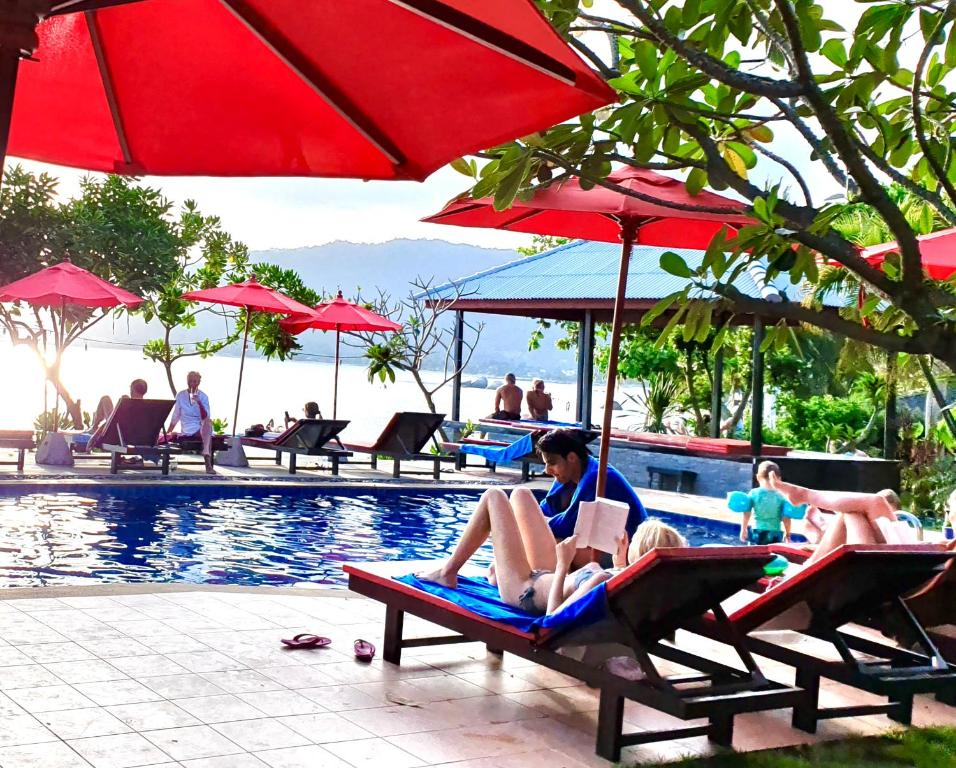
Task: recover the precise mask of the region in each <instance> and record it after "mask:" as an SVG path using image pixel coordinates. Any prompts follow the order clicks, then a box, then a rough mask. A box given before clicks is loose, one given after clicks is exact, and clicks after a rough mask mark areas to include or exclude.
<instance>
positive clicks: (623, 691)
mask: <svg viewBox="0 0 956 768" xmlns="http://www.w3.org/2000/svg"><path fill="white" fill-rule="evenodd" d="M770 558H771V555H770V554H769V552H768V550H767V549H766V548H764V547H733V548H731V547H727V548H716V547H715V548H701V549H690V548H683V549H657V550H653V551H652V552H650V553H648V554H647V555H645V556H644V557H643V558H641V559H640V560H639V561H638V562H636V563H634V564H633V565H631V566H630V567H628V568H626V569H625V570H624V571H623V572H621V573H620V574H618V575H617V576H615V577H614V578H613V579H611V580H610V581H609V582H607V608H608V610H607V612H606V618H605V619H603V620H602V621H599V622H598V623H597V624H592V625H589V626H587V627H583V628H582V627H580V626H576V625H575V626H569V627H562V628H560V629H556V630H541V631H538V632H535V633H529V632H523V631H520V630H518V629H517V628H515V627H513V626H511V625H509V624H506V623H503V622H499V621H495V620H493V619H489V618H485V617H483V616H480V615H478V614H475V613H473V612H471V611H469V610H467V609H466V608H463V607H461V606H459V605H457V604H455V603H452V602H449V601H448V600H445V599H443V598H441V597H437V596H435V595H432V594H429V593H427V592H424V591H421V590H419V589H416V588H415V587H412V586H409V585H407V584H404V583H402V582H399V581H396V580H394V579H393V578H390V575H398V574H401V573H407V572H408V570H409V566H408V564H404V565H405V569H404V570H397V568H398V569H400V568H401V566H402V564H399V563H387V564H373V565H368V564H348V565H346V566H345V570H346V572H347V573H348V574H349V589H351V590H353V591H354V592H358V593H359V594H362V595H365V596H367V597H370V598H372V599H374V600H379V601H380V602H383V603H385V606H386V612H385V646H384V658H385V661H387V662H391V663H393V664H399V663H400V662H401V654H402V649H403V648H415V647H420V646H427V645H445V644H448V643H460V642H472V641H478V642H483V643H486V644H487V646H488V648H489V649H495V652H497V653H501V652H503V651H508V652H509V653H514V654H515V655H517V656H521V657H523V658H526V659H529V660H531V661H535V662H537V663H539V664H542V665H544V666H546V667H549V668H551V669H554V670H557V671H559V672H562V673H564V674H567V675H571V676H573V677H576V678H578V679H580V680H583V681H584V682H586V683H587V684H589V685H591V686H594V687H596V688H599V689H600V692H601V693H600V705H599V711H598V726H597V744H596V751H597V753H598V754H599V755H601V756H602V757H604V758H607V759H608V760H615V761H616V760H619V759H620V756H621V749H622V748H623V747H625V746H629V745H634V744H644V743H648V742H653V741H661V740H664V739H679V738H684V737H688V736H698V735H706V736H708V737H709V738H710V739H712V740H713V741H715V742H717V743H718V744H722V745H726V746H729V745H730V743H731V741H732V737H733V724H734V716H735V715H738V714H740V713H743V712H755V711H763V710H770V709H779V708H784V707H791V706H793V705H794V704H796V703H797V701H799V700H800V697H801V696H802V692H801V691H800V690H799V689H797V688H793V687H789V686H784V685H780V684H778V683H774V682H771V681H768V680H767V679H766V678H765V677H764V676H763V674H762V673H761V671H760V669H759V668H758V666H757V664H756V662H755V661H754V659H753V657H752V656H751V655H750V653H749V651H748V650H747V649H746V648H745V647H744V645H743V643H742V642H735V643H732V644H733V646H734V649H735V650H736V652H737V657H738V659H739V661H740V662H741V666H742V667H743V669H742V670H741V669H736V668H732V667H729V666H727V665H724V664H720V663H719V662H717V661H714V660H712V659H708V658H704V657H702V656H699V655H696V654H693V653H690V652H688V651H685V650H682V649H681V648H679V647H677V646H675V645H673V644H672V643H670V642H668V641H667V640H666V638H669V637H672V636H673V633H674V632H675V631H676V630H677V629H681V628H686V627H687V625H688V622H690V621H691V620H693V619H695V618H698V617H700V616H701V615H702V614H703V613H704V612H705V611H708V610H714V611H715V613H716V614H717V615H718V616H721V615H722V613H721V608H720V603H721V602H722V601H723V600H724V599H726V598H727V597H729V596H730V595H732V594H734V593H735V592H737V591H738V590H740V589H743V588H744V587H746V586H747V585H748V584H750V583H752V582H753V580H754V579H756V578H759V577H760V576H761V575H762V573H763V566H764V565H765V564H766V563H767V562H768V561H769V560H770ZM406 612H407V613H410V614H412V615H414V616H418V617H421V618H422V619H425V620H426V621H430V622H433V623H435V624H438V625H440V626H443V627H446V628H448V629H450V630H452V631H454V632H456V633H459V634H456V635H451V636H441V637H415V638H405V637H403V633H402V627H403V620H404V615H405V613H406ZM717 621H718V623H720V619H718V620H717ZM726 631H727V632H728V634H730V635H732V634H733V633H734V630H733V628H732V627H727V628H726ZM603 643H615V644H616V643H620V644H624V645H626V646H627V647H628V648H629V649H630V650H631V652H632V653H633V654H634V656H635V657H636V659H637V662H638V663H639V665H640V668H641V671H642V672H643V675H644V678H643V679H642V680H637V681H634V680H628V679H624V678H622V677H618V676H616V675H613V674H610V673H609V672H607V671H605V670H603V669H602V668H600V667H597V666H593V665H591V664H588V663H586V662H583V661H578V660H576V659H575V658H572V657H571V656H570V655H565V654H563V653H559V652H558V650H559V649H560V648H561V647H563V646H590V647H596V646H598V645H600V644H603ZM652 657H656V658H658V659H665V660H668V661H672V662H676V663H677V664H680V665H682V666H686V667H688V668H690V669H691V670H694V672H693V673H692V674H690V675H687V674H683V675H665V674H663V673H661V672H659V671H658V669H657V666H656V665H655V662H654V661H653V659H652ZM625 699H631V700H633V701H637V702H640V703H642V704H645V705H647V706H650V707H653V708H655V709H658V710H660V711H662V712H666V713H668V714H670V715H672V716H674V717H677V718H680V719H683V720H692V719H697V718H706V719H707V721H708V722H707V724H705V725H696V726H689V727H684V728H676V729H670V730H661V731H640V732H636V733H628V734H625V733H623V732H622V730H623V718H624V701H625Z"/></svg>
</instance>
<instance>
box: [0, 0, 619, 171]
mask: <svg viewBox="0 0 956 768" xmlns="http://www.w3.org/2000/svg"><path fill="white" fill-rule="evenodd" d="M57 14H60V15H57ZM44 16H47V17H48V18H46V19H45V20H44V21H42V22H40V23H39V25H38V26H37V19H38V18H41V17H44ZM34 28H35V31H34ZM26 57H29V58H26ZM21 58H22V60H21ZM18 68H19V73H18ZM14 89H15V92H14ZM615 98H616V97H615V94H614V92H613V91H612V90H611V89H610V88H609V87H608V86H607V84H606V83H605V82H604V81H603V80H602V79H601V78H600V77H598V76H597V75H596V74H595V73H594V72H593V71H592V70H591V69H590V68H589V67H588V66H587V65H586V64H585V63H584V61H583V60H582V59H581V58H580V57H579V56H578V55H577V54H576V53H575V52H574V51H573V50H572V49H571V48H570V47H569V46H568V45H567V43H566V42H565V41H564V40H563V39H562V38H561V36H560V35H559V34H558V33H557V32H556V31H555V30H554V29H553V28H552V27H551V25H550V24H549V23H548V22H547V20H546V19H545V18H544V17H543V16H542V15H541V13H540V12H539V11H538V10H537V9H536V8H535V5H534V3H533V2H532V1H531V0H348V2H341V0H311V2H302V0H144V1H143V2H118V1H117V0H12V2H11V0H4V2H0V166H2V159H3V156H4V154H5V152H6V148H5V143H6V142H5V139H6V134H7V129H8V128H9V131H10V133H9V147H8V149H9V152H10V154H12V155H16V156H19V157H25V158H30V159H34V160H42V161H46V162H51V163H57V164H60V165H69V166H75V167H81V168H87V169H90V170H96V171H108V172H113V173H125V174H134V175H142V174H155V175H214V176H328V177H348V178H364V179H417V180H421V179H424V178H425V177H426V176H428V175H429V174H430V173H432V172H433V171H435V170H436V169H437V168H439V167H441V166H442V165H444V164H446V163H448V162H449V161H451V160H453V159H455V158H457V157H461V156H462V155H466V154H469V153H472V152H475V151H477V150H480V149H484V148H487V147H490V146H494V145H496V144H499V143H502V142H505V141H508V140H510V139H513V138H515V137H517V136H524V135H527V134H530V133H533V132H534V131H537V130H541V129H543V128H547V127H550V126H552V125H555V124H557V123H560V122H562V121H564V120H566V119H568V118H570V117H573V116H574V115H578V114H580V113H582V112H588V111H591V110H593V109H597V108H598V107H601V106H603V105H604V104H608V103H610V102H612V101H614V99H615ZM11 110H12V113H11ZM11 114H12V117H11Z"/></svg>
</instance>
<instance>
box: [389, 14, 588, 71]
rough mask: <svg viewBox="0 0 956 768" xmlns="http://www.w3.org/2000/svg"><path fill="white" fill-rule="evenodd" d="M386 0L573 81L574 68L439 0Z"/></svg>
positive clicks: (522, 62) (485, 45) (486, 46)
mask: <svg viewBox="0 0 956 768" xmlns="http://www.w3.org/2000/svg"><path fill="white" fill-rule="evenodd" d="M389 2H391V3H392V4H394V5H398V6H400V7H402V8H405V9H406V10H408V11H411V12H412V13H415V14H417V15H419V16H421V17H423V18H426V19H428V20H429V21H432V22H434V23H435V24H438V25H439V26H442V27H444V28H445V29H449V30H451V31H452V32H456V33H458V34H459V35H462V36H463V37H467V38H468V39H469V40H472V41H473V42H476V43H478V44H479V45H482V46H484V47H485V48H490V49H491V50H493V51H497V52H498V53H500V54H502V55H503V56H507V57H508V58H509V59H512V60H513V61H517V62H519V63H520V64H524V65H525V66H528V67H531V68H532V69H535V70H537V71H538V72H541V73H543V74H545V75H548V76H549V77H553V78H555V79H556V80H559V81H561V82H562V83H565V84H567V85H570V86H574V85H575V84H576V82H577V78H576V76H575V73H574V70H573V69H571V68H570V67H568V66H566V65H564V64H562V63H561V62H560V61H558V60H557V59H554V58H552V57H551V56H548V55H547V54H546V53H542V52H541V51H539V50H538V49H537V48H534V47H533V46H531V45H528V44H527V43H526V42H524V41H523V40H520V39H518V38H516V37H513V36H512V35H509V34H507V33H506V32H502V31H501V30H500V29H496V28H495V27H493V26H491V25H490V24H485V23H484V22H483V21H479V20H478V19H475V18H473V17H471V16H469V15H467V14H465V13H462V12H461V11H459V10H457V9H455V8H451V7H449V6H447V5H445V4H444V3H443V2H440V1H439V0H389Z"/></svg>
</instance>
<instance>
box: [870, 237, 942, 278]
mask: <svg viewBox="0 0 956 768" xmlns="http://www.w3.org/2000/svg"><path fill="white" fill-rule="evenodd" d="M916 240H917V241H918V242H919V253H920V261H921V262H922V264H923V271H924V272H925V273H926V274H927V275H929V276H930V277H931V278H933V279H934V280H946V279H947V278H949V277H951V276H952V275H953V274H954V273H956V227H954V228H953V229H942V230H940V231H939V232H932V233H930V234H928V235H919V236H918V237H917V238H916ZM898 251H899V245H897V243H896V242H895V241H894V242H891V243H883V244H882V245H872V246H870V247H869V248H863V249H862V250H861V251H860V255H861V256H862V257H863V258H864V259H866V260H867V261H868V262H870V264H873V265H874V266H876V265H879V264H882V263H883V261H884V259H885V258H886V257H887V255H888V254H891V253H896V252H898Z"/></svg>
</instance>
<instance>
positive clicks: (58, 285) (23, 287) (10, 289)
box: [0, 260, 143, 432]
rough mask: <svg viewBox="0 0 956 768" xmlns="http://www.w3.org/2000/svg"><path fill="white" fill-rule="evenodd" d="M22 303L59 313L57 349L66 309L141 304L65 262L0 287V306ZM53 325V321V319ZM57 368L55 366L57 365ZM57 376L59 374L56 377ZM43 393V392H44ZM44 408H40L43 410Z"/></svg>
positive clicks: (102, 280)
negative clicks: (0, 303)
mask: <svg viewBox="0 0 956 768" xmlns="http://www.w3.org/2000/svg"><path fill="white" fill-rule="evenodd" d="M9 301H23V302H26V303H27V304H31V305H33V306H35V307H50V309H51V310H52V309H57V310H59V313H60V327H59V329H55V334H54V339H55V341H54V343H55V344H56V345H57V357H58V358H59V354H60V351H59V345H60V344H61V343H62V342H63V341H64V340H65V336H66V333H65V331H66V316H65V315H66V313H65V310H66V307H67V306H79V307H87V308H90V309H94V308H103V309H108V308H110V307H119V306H124V307H129V308H132V307H138V306H139V305H140V304H142V303H143V300H142V299H141V298H140V297H139V296H136V295H135V294H133V293H130V292H129V291H126V290H123V289H122V288H120V287H119V286H116V285H113V284H112V283H110V282H108V281H106V280H104V279H103V278H101V277H97V276H96V275H94V274H93V273H92V272H87V271H86V270H85V269H82V268H81V267H78V266H76V265H75V264H73V263H72V262H70V261H69V260H66V261H61V262H60V263H59V264H54V265H53V266H52V267H47V268H46V269H41V270H40V271H39V272H34V273H33V274H32V275H27V276H26V277H22V278H20V279H19V280H14V281H13V282H12V283H9V284H7V285H4V286H2V287H0V302H9ZM54 322H56V318H55V317H54ZM57 365H58V363H57ZM58 375H59V374H58ZM44 391H46V390H45V389H44ZM59 402H60V394H59V391H58V392H57V396H56V406H55V407H54V419H53V421H54V426H53V431H54V432H56V431H57V428H58V422H59V419H58V418H57V416H56V411H57V410H58V409H59ZM45 408H46V405H45V404H44V409H45Z"/></svg>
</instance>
